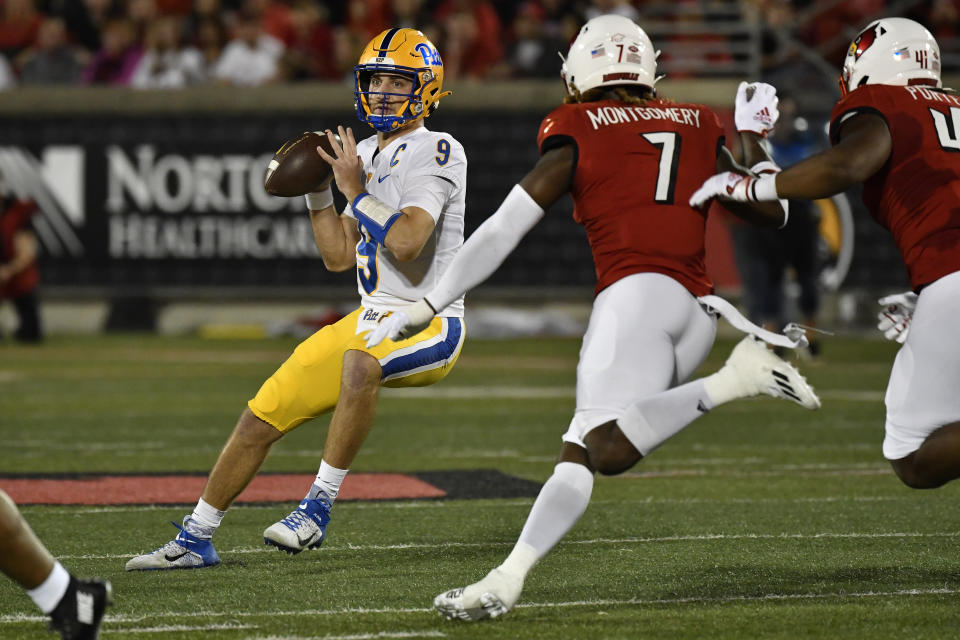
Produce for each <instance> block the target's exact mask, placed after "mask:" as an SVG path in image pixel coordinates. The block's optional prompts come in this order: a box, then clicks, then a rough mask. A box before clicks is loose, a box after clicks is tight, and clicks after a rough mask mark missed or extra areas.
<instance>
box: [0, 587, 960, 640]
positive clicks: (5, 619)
mask: <svg viewBox="0 0 960 640" xmlns="http://www.w3.org/2000/svg"><path fill="white" fill-rule="evenodd" d="M957 594H960V589H948V588H940V589H901V590H898V591H859V592H827V593H767V594H763V595H759V596H718V597H689V598H652V599H643V598H630V599H626V600H618V599H603V600H571V601H561V602H524V603H521V604H518V605H516V606H517V608H518V609H559V608H567V607H618V606H627V605H634V606H646V605H654V606H655V605H664V604H691V603H723V602H769V601H777V600H784V601H786V600H849V599H861V598H897V597H904V596H909V597H914V596H942V595H957ZM431 611H433V609H432V608H430V607H380V608H366V607H344V608H341V609H297V610H293V611H284V610H274V611H270V610H264V611H237V610H235V609H231V610H229V611H161V612H158V613H151V614H142V615H135V616H134V615H122V614H119V615H110V614H108V617H107V619H106V626H107V630H108V631H110V632H111V633H117V632H119V631H120V630H117V629H114V628H113V626H114V625H116V624H118V623H131V622H141V621H143V620H154V619H164V618H176V619H182V618H202V617H210V618H259V617H265V618H270V617H318V616H350V617H353V616H357V615H379V614H388V615H396V614H408V613H410V614H412V613H427V612H431ZM46 619H47V618H46V617H44V616H39V615H30V616H26V615H7V616H0V624H12V623H20V622H43V621H45V620H46ZM197 628H199V627H197ZM237 628H240V627H237ZM129 631H130V632H131V633H132V632H133V631H142V629H136V630H134V629H130V630H129ZM410 633H412V632H410ZM376 637H378V636H377V635H375V634H371V635H356V636H354V635H351V636H323V638H325V640H333V639H334V638H338V639H340V640H346V639H348V638H350V639H353V638H357V639H359V638H376ZM383 637H417V636H383ZM262 640H266V639H262Z"/></svg>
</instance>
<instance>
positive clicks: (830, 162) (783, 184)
mask: <svg viewBox="0 0 960 640" xmlns="http://www.w3.org/2000/svg"><path fill="white" fill-rule="evenodd" d="M841 126H842V129H840V142H838V143H837V144H836V145H835V146H833V147H831V148H830V149H827V150H826V151H823V152H821V153H818V154H816V155H813V156H810V157H809V158H807V159H806V160H804V161H802V162H799V163H797V164H795V165H794V166H792V167H790V168H789V169H786V170H784V171H783V172H782V173H780V174H779V175H778V176H777V182H776V184H777V195H779V196H780V197H781V198H804V199H810V200H814V199H817V198H827V197H830V196H832V195H834V194H836V193H840V192H841V191H846V190H847V189H849V188H850V187H852V186H854V185H856V184H860V183H862V182H864V181H866V180H867V179H868V178H870V176H872V175H873V174H875V173H876V172H877V171H879V170H880V169H881V168H882V167H883V165H884V164H886V162H887V159H888V158H889V157H890V152H891V150H892V148H893V142H892V140H891V138H890V130H889V129H888V128H887V123H886V122H884V120H883V118H881V117H880V116H878V115H874V114H871V113H864V114H860V115H856V116H853V117H852V118H850V120H848V121H847V122H845V123H843V124H842V125H841Z"/></svg>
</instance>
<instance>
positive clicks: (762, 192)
mask: <svg viewBox="0 0 960 640" xmlns="http://www.w3.org/2000/svg"><path fill="white" fill-rule="evenodd" d="M751 191H752V193H751V194H750V196H751V197H750V199H751V200H755V201H757V202H772V201H774V200H779V199H780V198H779V197H778V196H777V174H773V175H770V174H766V175H763V176H760V177H759V178H757V179H755V180H754V181H753V184H752V185H751Z"/></svg>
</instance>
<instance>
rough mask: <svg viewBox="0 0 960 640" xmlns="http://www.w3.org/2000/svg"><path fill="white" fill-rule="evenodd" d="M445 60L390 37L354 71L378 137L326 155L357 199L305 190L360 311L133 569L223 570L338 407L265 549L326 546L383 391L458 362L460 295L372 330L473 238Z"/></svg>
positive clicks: (300, 368) (324, 337)
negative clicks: (378, 335)
mask: <svg viewBox="0 0 960 640" xmlns="http://www.w3.org/2000/svg"><path fill="white" fill-rule="evenodd" d="M442 87H443V63H442V61H441V60H440V55H439V54H438V53H437V50H436V48H435V47H434V46H433V44H432V43H431V42H430V41H429V40H428V39H427V38H426V37H424V35H423V34H422V33H420V32H419V31H416V30H414V29H388V30H386V31H384V32H383V33H381V34H379V35H378V36H377V37H375V38H374V39H373V40H371V41H370V43H369V44H368V45H367V48H366V49H365V50H364V52H363V54H362V55H361V57H360V62H359V64H358V65H357V66H356V68H355V91H354V95H355V98H356V107H357V116H358V117H359V118H360V120H362V121H363V122H366V123H367V124H369V125H370V126H372V127H373V128H374V129H375V130H376V131H377V134H376V136H372V137H370V138H367V139H366V140H363V141H362V142H360V144H359V145H358V144H357V143H356V141H355V140H354V136H353V132H352V131H350V130H347V129H344V128H343V127H339V134H340V138H339V140H338V139H337V138H335V137H334V136H333V134H332V133H331V132H329V131H328V132H327V135H328V138H329V140H330V142H331V151H332V153H333V155H327V154H326V153H324V152H323V150H322V149H320V148H318V149H317V153H319V154H320V155H321V156H322V157H323V158H324V160H326V161H327V162H329V163H330V165H331V167H332V169H333V172H332V173H333V179H334V180H336V183H337V188H338V189H339V190H340V192H341V193H342V194H343V195H345V196H346V197H347V199H348V201H349V203H350V204H349V206H348V207H347V209H346V211H344V212H343V214H342V215H341V214H338V213H337V211H336V210H335V209H334V206H333V195H332V192H331V190H330V186H329V183H328V184H327V185H326V186H325V188H324V189H323V190H321V191H318V192H315V193H309V194H307V195H306V203H307V208H308V209H309V210H310V219H311V222H312V225H313V232H314V239H315V240H316V243H317V248H318V249H319V250H320V255H321V257H322V258H323V262H324V265H325V266H326V267H327V268H328V269H330V270H332V271H348V270H350V269H356V270H357V283H358V286H359V289H360V295H361V298H362V304H361V307H360V308H358V309H356V310H355V311H354V312H353V313H351V314H349V315H348V316H346V317H345V318H343V319H342V320H340V321H339V322H337V323H335V324H332V325H329V326H327V327H324V328H323V329H321V330H320V331H318V332H317V333H315V334H314V335H312V336H310V337H309V338H307V339H306V340H305V341H304V342H302V343H301V344H300V345H298V346H297V348H296V349H295V350H294V352H293V355H291V356H290V358H289V359H288V360H287V361H286V362H284V363H283V364H282V365H281V366H280V368H279V369H277V371H276V372H275V373H274V374H273V375H272V376H270V378H269V379H268V380H267V381H266V382H264V383H263V386H261V388H260V390H259V391H258V392H257V394H256V396H255V397H254V398H253V399H251V400H250V401H249V402H248V403H247V409H246V410H245V411H244V412H243V414H242V415H241V416H240V420H239V421H238V423H237V426H236V427H235V428H234V431H233V435H232V436H231V437H230V439H229V440H228V441H227V444H226V446H225V447H224V448H223V451H222V452H221V453H220V457H219V458H218V459H217V463H216V465H215V466H214V468H213V471H211V473H210V477H209V479H208V480H207V485H206V487H205V488H204V490H203V495H202V497H201V498H200V500H199V501H198V503H197V507H196V509H195V510H194V512H193V513H192V514H191V515H189V516H187V517H186V518H184V521H183V527H182V528H181V527H178V528H180V533H179V534H177V536H176V538H174V539H173V540H172V541H170V542H168V543H167V544H165V545H163V546H162V547H160V548H158V549H156V550H154V551H152V552H150V553H146V554H143V555H139V556H136V557H135V558H132V559H131V560H130V561H129V562H127V570H128V571H129V570H140V569H188V568H197V567H208V566H213V565H216V564H218V563H219V562H220V559H219V556H218V555H217V552H216V551H215V550H214V547H213V543H212V541H211V539H212V537H213V534H214V532H215V531H216V529H217V528H218V527H219V526H220V521H221V520H222V518H223V516H224V515H225V513H226V510H227V509H228V508H229V507H230V505H231V504H232V503H233V501H234V499H235V498H236V497H237V496H238V495H239V494H240V492H241V491H243V489H244V488H245V487H246V486H247V485H248V484H249V483H250V481H251V480H252V479H253V477H254V475H256V473H257V471H258V470H259V468H260V465H261V464H262V463H263V460H264V459H265V458H266V455H267V453H268V452H269V450H270V447H271V446H272V445H273V443H274V442H276V441H277V440H279V439H280V438H281V437H282V436H283V435H284V434H285V433H287V432H289V431H290V430H292V429H293V428H295V427H297V426H298V425H300V424H302V423H303V422H305V421H307V420H310V419H311V418H314V417H316V416H319V415H321V414H323V413H326V412H328V411H330V410H333V417H332V418H331V421H330V428H329V431H328V433H327V441H326V444H325V445H324V448H323V459H322V460H321V462H320V469H319V471H318V473H317V477H316V480H315V482H314V484H313V485H312V486H311V487H310V488H309V490H308V492H307V495H306V497H305V498H304V499H303V501H302V502H301V503H300V504H299V505H298V507H297V508H296V509H294V511H293V512H292V513H291V514H290V515H288V516H287V517H285V518H283V519H281V520H280V521H278V522H276V523H274V524H273V525H271V526H269V527H267V529H266V530H265V531H264V532H263V538H264V542H265V543H266V544H269V545H273V546H276V547H278V548H279V549H281V550H283V551H286V552H288V553H299V552H300V551H302V550H304V549H314V548H317V547H319V546H320V545H321V544H322V543H323V541H324V540H325V539H326V527H327V524H328V523H329V521H330V510H331V508H332V506H333V503H334V501H335V500H336V498H337V493H338V492H339V490H340V485H341V483H342V482H343V480H344V477H345V476H346V475H347V470H348V469H349V467H350V465H351V463H352V462H353V460H354V458H355V457H356V455H357V452H358V451H359V449H360V446H361V445H362V444H363V441H364V440H365V439H366V437H367V434H368V433H369V432H370V428H371V426H372V424H373V417H374V411H375V409H376V402H377V396H378V393H379V390H380V387H381V386H391V387H407V386H422V385H428V384H432V383H434V382H437V381H438V380H441V379H442V378H444V377H445V376H446V375H447V373H448V372H449V371H450V369H451V368H452V367H453V365H454V363H456V361H457V358H458V357H459V355H460V349H461V347H462V345H463V340H464V335H465V334H464V326H463V320H462V317H463V298H462V297H460V298H458V299H455V300H451V301H450V302H449V303H448V304H447V305H446V306H444V307H443V308H442V309H438V310H437V311H439V313H438V315H437V317H436V318H434V321H433V322H431V323H430V325H429V326H427V327H426V329H424V330H423V331H421V332H420V333H418V334H417V335H415V336H411V337H410V338H406V339H402V340H396V341H387V342H384V343H381V344H379V345H377V346H375V347H370V348H368V347H367V346H366V344H365V342H366V333H367V332H368V331H369V330H370V329H372V328H374V327H375V326H376V325H377V322H378V321H379V320H381V319H382V318H383V317H384V316H385V315H387V314H389V313H390V312H392V311H394V310H396V309H398V308H400V307H402V306H406V305H407V304H409V303H411V302H413V301H415V300H417V299H419V298H422V297H423V296H424V295H425V294H426V293H427V292H428V291H430V290H432V289H433V288H434V287H435V286H436V284H437V282H438V281H439V279H440V277H441V276H442V275H443V273H444V271H445V270H446V268H447V266H448V265H449V263H450V262H451V261H452V259H453V256H454V254H455V253H456V252H457V250H458V249H459V247H460V246H461V245H462V244H463V226H464V221H463V216H464V208H465V193H466V182H467V160H466V157H465V156H464V153H463V147H462V146H461V145H460V143H459V142H457V141H456V140H455V139H454V138H453V137H452V136H450V135H448V134H445V133H437V132H433V131H428V130H427V129H426V127H424V124H423V120H424V118H425V117H426V116H428V115H429V114H430V113H432V112H433V110H434V109H436V107H437V102H438V101H439V100H440V98H442V97H444V96H445V95H447V93H444V92H443V91H442Z"/></svg>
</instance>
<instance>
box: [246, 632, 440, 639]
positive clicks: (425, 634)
mask: <svg viewBox="0 0 960 640" xmlns="http://www.w3.org/2000/svg"><path fill="white" fill-rule="evenodd" d="M445 637H447V634H445V633H443V632H441V631H430V630H426V631H378V632H377V633H352V634H349V635H342V636H250V637H249V638H247V640H376V639H377V638H445Z"/></svg>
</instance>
